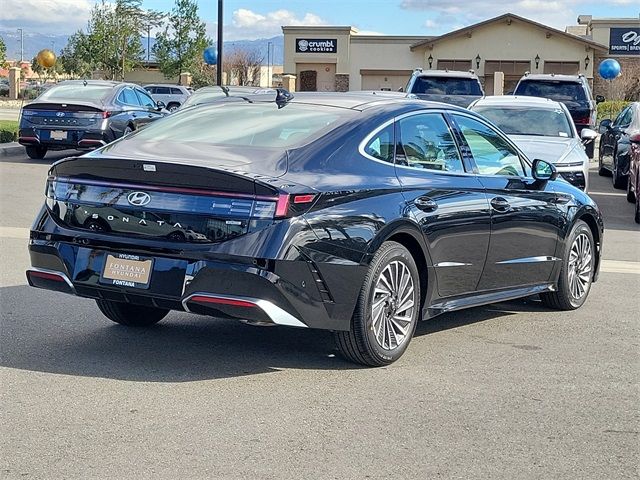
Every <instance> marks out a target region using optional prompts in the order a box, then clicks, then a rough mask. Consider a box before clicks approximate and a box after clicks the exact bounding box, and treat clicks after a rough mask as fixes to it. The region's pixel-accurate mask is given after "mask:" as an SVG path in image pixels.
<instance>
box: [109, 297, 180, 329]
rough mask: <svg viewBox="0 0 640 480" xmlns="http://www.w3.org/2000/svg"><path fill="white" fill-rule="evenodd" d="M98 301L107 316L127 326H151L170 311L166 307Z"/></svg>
mask: <svg viewBox="0 0 640 480" xmlns="http://www.w3.org/2000/svg"><path fill="white" fill-rule="evenodd" d="M96 303H97V304H98V308H99V309H100V311H101V312H102V313H103V314H104V316H105V317H107V318H108V319H109V320H113V321H114V322H116V323H119V324H120V325H124V326H127V327H150V326H151V325H155V324H156V323H158V322H159V321H160V320H162V319H163V318H164V317H166V316H167V314H168V313H169V310H165V309H164V308H155V307H143V306H140V305H132V304H130V303H121V302H113V301H111V300H96Z"/></svg>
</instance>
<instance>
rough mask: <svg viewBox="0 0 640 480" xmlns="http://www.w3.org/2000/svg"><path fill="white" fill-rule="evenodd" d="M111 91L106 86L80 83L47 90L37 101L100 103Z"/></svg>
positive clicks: (110, 88)
mask: <svg viewBox="0 0 640 480" xmlns="http://www.w3.org/2000/svg"><path fill="white" fill-rule="evenodd" d="M112 91H113V87H111V86H108V85H91V84H87V85H83V84H81V83H74V84H67V85H63V84H61V85H56V86H54V87H51V88H49V89H48V90H47V91H46V92H44V93H43V94H42V95H40V98H39V99H38V100H48V101H61V100H69V101H73V100H75V101H83V102H100V101H102V100H104V98H105V97H108V96H109V94H110V93H111V92H112Z"/></svg>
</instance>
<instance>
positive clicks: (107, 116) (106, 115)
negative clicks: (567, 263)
mask: <svg viewBox="0 0 640 480" xmlns="http://www.w3.org/2000/svg"><path fill="white" fill-rule="evenodd" d="M111 115H113V112H102V118H109V117H110V116H111Z"/></svg>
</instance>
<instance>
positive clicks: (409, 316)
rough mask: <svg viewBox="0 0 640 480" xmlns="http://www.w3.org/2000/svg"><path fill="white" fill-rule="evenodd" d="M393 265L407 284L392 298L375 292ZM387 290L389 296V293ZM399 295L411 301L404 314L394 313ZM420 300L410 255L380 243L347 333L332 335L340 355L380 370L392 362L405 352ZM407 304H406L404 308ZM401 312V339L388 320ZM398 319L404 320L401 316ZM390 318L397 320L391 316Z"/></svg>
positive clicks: (415, 272) (396, 327)
mask: <svg viewBox="0 0 640 480" xmlns="http://www.w3.org/2000/svg"><path fill="white" fill-rule="evenodd" d="M393 265H395V268H397V269H398V268H399V269H400V270H401V271H402V274H404V275H407V277H408V278H410V280H407V284H406V285H405V286H404V288H403V287H400V294H399V295H398V294H397V292H396V294H395V295H394V294H393V293H391V294H389V295H388V294H384V293H381V292H380V291H378V292H376V291H375V289H376V285H377V283H378V282H379V281H380V280H379V279H380V277H381V276H382V274H383V272H387V271H388V270H387V268H389V269H391V270H389V271H390V272H391V271H393ZM385 278H387V277H385ZM396 278H397V277H396ZM401 279H402V277H401ZM409 281H411V283H412V286H413V290H412V291H411V290H409V289H408V287H409V286H410V285H411V284H410V283H408V282H409ZM398 283H401V284H402V283H403V282H402V281H399V282H398ZM388 290H389V291H390V292H391V290H392V289H388ZM405 292H406V293H405ZM376 295H378V297H377V300H376V303H377V304H378V305H379V307H378V308H380V310H379V313H380V315H382V316H381V317H379V318H380V328H379V332H380V333H382V335H381V336H382V337H383V338H382V340H381V342H382V345H381V344H380V340H379V338H377V337H378V336H377V335H376V333H375V332H374V322H373V315H372V310H373V306H372V302H373V300H374V299H375V298H376ZM402 295H404V298H406V299H408V298H411V300H412V302H413V305H412V306H411V307H408V308H405V309H404V310H398V308H402V306H403V305H398V304H400V303H402V300H403V298H399V297H401V296H402ZM409 295H411V297H409ZM420 299H421V297H420V274H419V272H418V267H417V266H416V262H415V260H414V259H413V257H412V256H411V253H409V251H408V250H407V249H406V248H405V247H404V246H402V245H401V244H399V243H396V242H385V243H383V244H382V246H381V247H380V248H379V249H378V251H377V252H376V254H375V256H374V257H373V260H372V261H371V265H370V266H369V271H368V272H367V275H366V277H365V280H364V283H363V285H362V289H361V290H360V296H359V297H358V302H357V304H356V308H355V311H354V313H353V317H352V319H351V329H350V330H349V331H348V332H343V331H339V332H336V333H335V339H336V345H337V347H338V350H339V351H340V353H341V355H342V356H343V357H344V358H346V359H347V360H350V361H352V362H355V363H360V364H362V365H367V366H371V367H380V366H383V365H389V364H391V363H393V362H395V361H396V360H397V359H398V358H400V357H401V356H402V354H403V353H404V352H405V350H406V349H407V347H408V346H409V343H410V342H411V338H412V337H413V333H414V332H415V329H416V324H417V323H418V319H419V318H420V307H421V302H420ZM408 302H409V301H408V300H406V302H405V305H407V304H408ZM409 309H411V310H409ZM402 312H407V313H406V320H402V322H404V321H407V322H408V323H406V324H405V325H404V329H405V333H404V336H403V335H402V333H400V330H398V328H400V327H398V325H399V324H398V323H394V325H395V326H392V321H391V320H390V317H391V316H394V314H401V313H402ZM398 316H400V317H404V316H403V315H398ZM394 318H397V317H395V316H394ZM387 326H391V328H390V329H389V328H388V327H387ZM391 333H393V338H395V340H396V345H395V346H393V341H392V338H391ZM398 333H399V334H398ZM387 334H388V336H387ZM387 340H388V343H389V344H388V347H389V348H385V347H384V343H385V342H386V341H387Z"/></svg>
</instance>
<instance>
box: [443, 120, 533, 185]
mask: <svg viewBox="0 0 640 480" xmlns="http://www.w3.org/2000/svg"><path fill="white" fill-rule="evenodd" d="M454 117H455V119H456V122H457V123H458V126H459V127H460V130H461V131H462V135H463V136H464V139H465V140H466V142H467V144H468V145H469V148H470V149H471V154H472V155H473V158H474V160H475V162H476V165H477V166H478V171H479V173H480V174H482V175H507V176H520V177H523V176H524V175H525V173H524V170H523V168H522V163H521V162H520V158H519V157H518V153H517V152H516V151H515V150H514V149H513V148H512V147H511V146H510V145H509V144H508V143H507V141H506V140H505V139H504V138H502V137H501V136H500V135H499V134H498V132H496V131H495V130H493V129H492V128H490V127H488V126H487V125H485V124H483V123H480V122H479V121H477V120H474V119H472V118H469V117H463V116H461V115H454Z"/></svg>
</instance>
